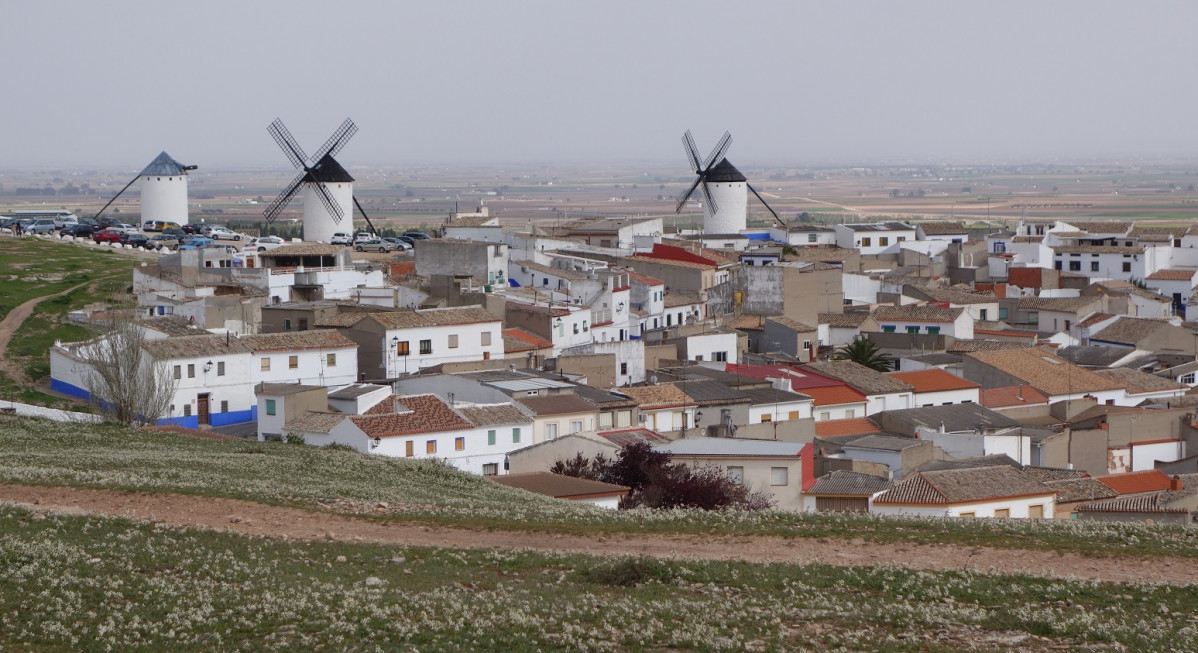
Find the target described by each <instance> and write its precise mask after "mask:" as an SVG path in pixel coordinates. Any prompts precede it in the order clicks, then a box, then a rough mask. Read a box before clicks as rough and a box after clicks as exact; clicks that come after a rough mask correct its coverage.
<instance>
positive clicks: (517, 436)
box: [512, 428, 520, 444]
mask: <svg viewBox="0 0 1198 653" xmlns="http://www.w3.org/2000/svg"><path fill="white" fill-rule="evenodd" d="M512 442H513V443H514V444H519V443H520V429H519V428H514V429H512Z"/></svg>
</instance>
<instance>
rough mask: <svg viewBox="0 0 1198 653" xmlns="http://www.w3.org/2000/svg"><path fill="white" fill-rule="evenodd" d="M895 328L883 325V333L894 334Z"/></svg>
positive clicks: (891, 325) (890, 325)
mask: <svg viewBox="0 0 1198 653" xmlns="http://www.w3.org/2000/svg"><path fill="white" fill-rule="evenodd" d="M894 330H895V327H894V325H893V324H883V325H882V333H894Z"/></svg>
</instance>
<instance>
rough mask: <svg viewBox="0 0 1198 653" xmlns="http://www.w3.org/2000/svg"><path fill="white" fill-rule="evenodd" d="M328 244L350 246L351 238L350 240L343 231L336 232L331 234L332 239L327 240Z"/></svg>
mask: <svg viewBox="0 0 1198 653" xmlns="http://www.w3.org/2000/svg"><path fill="white" fill-rule="evenodd" d="M329 243H330V244H333V245H352V244H353V238H351V237H350V235H349V234H348V233H346V232H344V231H338V232H337V233H335V234H333V237H332V238H330V239H329Z"/></svg>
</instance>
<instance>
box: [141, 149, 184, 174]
mask: <svg viewBox="0 0 1198 653" xmlns="http://www.w3.org/2000/svg"><path fill="white" fill-rule="evenodd" d="M185 174H187V172H186V171H185V170H184V166H183V164H182V163H179V162H178V161H176V160H174V159H172V158H171V155H169V154H167V153H166V152H162V153H160V154H159V155H158V156H156V157H154V160H153V161H151V162H150V165H148V166H146V167H145V168H144V169H142V171H141V174H140V175H139V176H142V177H144V176H146V175H185Z"/></svg>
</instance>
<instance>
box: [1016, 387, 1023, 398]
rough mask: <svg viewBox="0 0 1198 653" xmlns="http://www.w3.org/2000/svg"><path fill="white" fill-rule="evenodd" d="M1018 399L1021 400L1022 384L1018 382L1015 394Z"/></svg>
mask: <svg viewBox="0 0 1198 653" xmlns="http://www.w3.org/2000/svg"><path fill="white" fill-rule="evenodd" d="M1015 396H1016V397H1017V398H1018V399H1019V401H1023V384H1022V383H1020V384H1019V392H1018V393H1016V394H1015Z"/></svg>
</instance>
